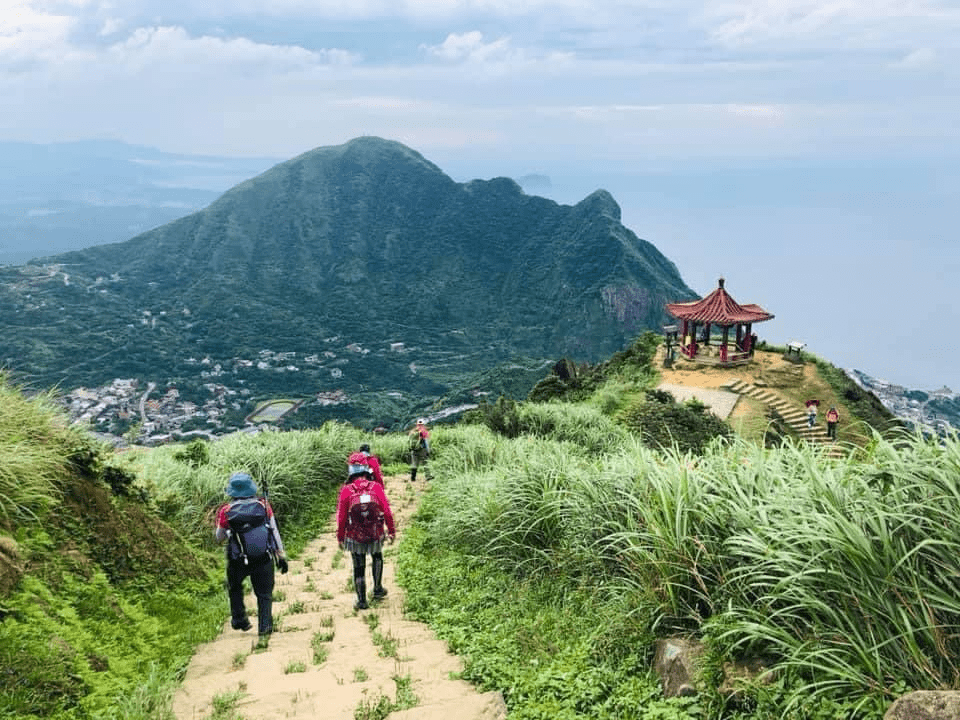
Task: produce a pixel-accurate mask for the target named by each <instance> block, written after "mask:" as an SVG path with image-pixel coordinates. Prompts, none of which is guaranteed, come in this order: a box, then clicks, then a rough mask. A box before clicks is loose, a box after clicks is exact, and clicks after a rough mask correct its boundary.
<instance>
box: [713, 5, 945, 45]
mask: <svg viewBox="0 0 960 720" xmlns="http://www.w3.org/2000/svg"><path fill="white" fill-rule="evenodd" d="M703 17H704V18H706V19H707V21H708V24H709V26H710V29H709V32H710V34H711V36H712V37H713V38H714V39H716V40H719V41H720V42H723V43H727V44H731V45H739V44H751V43H764V42H768V41H775V40H801V41H806V42H808V43H809V42H813V43H818V42H822V41H824V40H826V39H829V40H830V44H832V45H833V46H834V47H840V48H842V47H847V46H849V44H850V43H857V44H859V43H862V42H868V43H877V44H887V43H890V42H895V41H897V40H899V41H901V42H902V39H903V37H904V34H905V32H907V31H908V29H909V28H910V27H918V28H919V27H925V28H928V29H935V28H937V27H938V26H940V27H941V28H942V27H943V25H945V24H946V25H950V26H952V27H954V28H956V27H957V26H958V24H960V11H958V10H957V8H956V7H955V6H953V5H952V4H951V3H949V2H948V0H869V1H867V0H717V1H716V2H707V3H706V4H705V5H704V6H703Z"/></svg>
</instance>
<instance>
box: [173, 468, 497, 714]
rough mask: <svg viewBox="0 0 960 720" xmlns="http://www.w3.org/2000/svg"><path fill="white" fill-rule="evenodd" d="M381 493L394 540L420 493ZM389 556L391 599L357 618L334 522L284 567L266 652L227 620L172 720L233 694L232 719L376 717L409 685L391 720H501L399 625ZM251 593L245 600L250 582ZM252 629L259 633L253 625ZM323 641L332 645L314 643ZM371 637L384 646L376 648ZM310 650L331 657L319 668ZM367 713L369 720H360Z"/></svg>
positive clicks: (408, 627)
mask: <svg viewBox="0 0 960 720" xmlns="http://www.w3.org/2000/svg"><path fill="white" fill-rule="evenodd" d="M386 490H387V497H388V498H389V500H390V504H391V508H392V509H393V512H394V516H395V518H396V520H397V529H398V538H399V537H400V536H402V533H403V530H404V528H405V527H406V524H407V522H408V519H409V517H410V515H411V514H412V512H413V510H414V509H415V507H416V502H417V499H418V497H419V494H420V492H421V490H422V484H421V482H420V481H418V482H417V483H416V484H414V483H410V482H407V478H406V477H405V476H389V477H387V478H386ZM280 521H281V523H282V521H283V518H280ZM281 530H282V526H281ZM395 547H396V546H387V548H386V550H385V553H384V558H385V564H384V565H385V566H384V573H383V584H384V587H386V588H387V589H388V591H389V595H388V596H387V598H386V599H384V600H383V601H381V602H379V603H376V604H371V608H370V609H369V610H364V611H361V612H355V611H354V610H353V601H354V593H353V589H352V585H353V568H352V564H351V560H350V555H349V554H342V553H339V552H338V549H337V540H336V535H335V532H334V523H333V521H332V520H331V525H330V529H329V531H328V532H325V533H324V534H323V535H321V536H320V537H318V538H316V539H315V540H314V541H312V542H311V543H310V544H309V545H308V546H307V548H306V549H305V550H304V552H303V553H302V554H301V556H300V558H299V559H297V560H291V561H290V571H289V572H288V573H287V574H286V575H280V574H279V573H278V574H277V576H276V577H277V581H276V589H275V597H282V598H283V599H282V600H279V601H276V602H274V608H273V614H274V619H275V621H276V619H277V618H279V625H278V627H279V629H278V630H277V631H276V632H274V634H273V635H272V637H271V638H270V642H269V645H268V646H267V648H266V649H255V648H254V646H255V644H256V642H257V636H256V634H255V631H250V632H239V631H236V630H233V629H231V628H230V622H229V619H227V620H226V621H225V623H224V631H223V633H222V634H221V635H220V636H219V637H217V639H216V640H214V641H212V642H210V643H207V644H206V645H203V646H201V647H200V648H199V649H198V650H197V652H196V654H195V655H194V657H193V659H192V661H191V663H190V666H189V668H188V669H187V673H186V677H185V678H184V681H183V684H182V686H181V687H180V688H179V689H178V691H177V693H176V695H175V697H174V703H173V710H174V714H175V715H176V717H177V718H178V720H197V719H200V718H208V717H210V716H211V714H212V713H213V700H214V698H215V697H216V696H226V695H229V694H232V693H238V691H240V693H242V694H241V696H240V699H239V701H238V702H237V704H236V709H235V711H234V712H233V713H231V714H229V715H228V717H230V718H234V717H237V716H239V717H242V718H247V719H248V720H252V719H253V718H257V719H258V720H269V719H270V718H317V717H323V718H325V719H329V720H338V719H342V720H355V718H363V717H382V714H380V715H377V714H375V713H374V712H373V711H372V709H373V708H375V707H376V706H377V704H378V703H381V704H385V703H387V702H390V703H396V702H397V700H398V698H400V697H403V693H400V694H399V695H398V687H400V686H401V685H405V684H406V683H407V678H409V690H410V691H412V693H413V695H415V696H416V698H417V703H416V705H415V706H414V707H412V708H410V709H406V710H395V711H394V712H391V713H390V718H391V719H392V720H404V719H408V718H417V719H418V720H441V719H446V718H449V717H456V718H458V720H474V719H475V720H498V719H501V718H504V717H506V708H505V707H504V705H503V700H502V698H501V697H500V695H499V693H479V692H477V691H476V690H475V689H474V688H473V686H472V685H470V684H469V683H467V682H465V681H463V680H455V679H451V673H456V672H458V671H460V670H461V669H462V665H461V662H460V659H459V658H458V657H456V656H455V655H451V654H450V653H449V652H447V648H446V644H445V643H444V642H442V641H440V640H437V639H436V637H434V635H433V634H432V632H431V631H430V629H429V628H428V627H427V626H425V625H423V624H421V623H417V622H412V621H409V620H405V619H404V617H403V590H402V589H401V588H400V587H398V586H397V585H396V584H395V583H394V569H395V564H396V562H395V551H394V548H395ZM367 582H368V584H369V583H370V564H369V558H368V561H367ZM247 586H248V590H249V581H247ZM255 608H256V600H255V598H254V597H253V594H252V592H248V596H247V610H248V611H251V610H255ZM374 618H375V620H374ZM251 619H252V620H253V622H254V627H256V617H255V616H254V617H252V618H251ZM373 625H376V627H372V626H373ZM324 635H327V636H329V635H332V639H329V640H320V639H319V638H320V637H322V636H324ZM375 636H377V637H378V638H381V639H386V641H387V642H386V643H383V642H381V643H380V644H379V645H378V644H375V643H374V638H375ZM392 642H395V643H396V651H395V653H393V654H387V656H386V657H381V655H380V653H381V651H382V649H386V650H388V651H389V649H390V644H391V643H392ZM314 645H318V646H319V647H321V648H322V649H323V650H326V652H327V657H326V659H325V660H323V661H322V662H321V663H319V664H318V663H316V662H315V659H314ZM395 678H398V679H399V682H398V681H397V680H396V679H395ZM240 693H238V694H240ZM364 709H367V710H370V712H369V713H368V714H366V715H364V714H362V711H363V710H364ZM358 710H360V712H358Z"/></svg>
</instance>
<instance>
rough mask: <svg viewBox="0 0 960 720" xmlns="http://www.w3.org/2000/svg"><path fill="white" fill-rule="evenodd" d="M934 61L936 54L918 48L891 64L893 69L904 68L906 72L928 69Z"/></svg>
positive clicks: (928, 49)
mask: <svg viewBox="0 0 960 720" xmlns="http://www.w3.org/2000/svg"><path fill="white" fill-rule="evenodd" d="M936 59H937V53H936V52H934V51H933V50H932V49H931V48H920V49H918V50H914V51H913V52H910V53H907V54H906V55H904V56H903V57H902V58H901V59H900V60H898V61H897V62H895V63H893V67H896V68H905V69H908V70H910V69H914V68H922V67H928V66H930V65H932V64H933V63H934V61H935V60H936Z"/></svg>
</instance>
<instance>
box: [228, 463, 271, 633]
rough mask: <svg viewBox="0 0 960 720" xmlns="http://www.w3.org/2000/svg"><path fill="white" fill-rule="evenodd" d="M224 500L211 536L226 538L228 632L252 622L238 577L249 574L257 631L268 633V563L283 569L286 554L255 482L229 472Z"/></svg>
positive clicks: (244, 628) (268, 507)
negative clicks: (255, 604) (254, 600)
mask: <svg viewBox="0 0 960 720" xmlns="http://www.w3.org/2000/svg"><path fill="white" fill-rule="evenodd" d="M226 493H227V495H229V496H230V498H232V499H231V500H230V502H228V503H226V504H224V505H222V506H220V508H219V509H218V510H217V520H216V530H215V531H214V536H215V537H216V539H217V542H218V543H222V542H224V541H226V542H227V546H226V554H227V595H228V596H229V598H230V624H231V625H232V626H233V629H234V630H249V629H250V628H251V627H252V626H251V625H250V620H249V619H248V618H247V610H246V608H245V607H244V605H243V580H244V578H245V577H247V576H248V575H249V576H250V584H251V585H253V593H254V595H256V596H257V629H258V630H259V632H260V636H261V637H266V636H268V635H270V633H272V632H273V614H272V613H273V564H274V562H276V564H277V567H278V568H280V572H281V573H285V572H287V556H286V553H285V552H284V550H283V540H281V539H280V531H279V530H278V529H277V521H276V519H275V518H274V515H273V508H272V507H270V502H269V501H268V500H267V499H266V498H263V497H258V495H257V486H256V483H254V482H253V478H251V477H250V476H249V475H248V474H247V473H245V472H236V473H234V474H233V475H231V476H230V482H229V484H228V485H227V488H226Z"/></svg>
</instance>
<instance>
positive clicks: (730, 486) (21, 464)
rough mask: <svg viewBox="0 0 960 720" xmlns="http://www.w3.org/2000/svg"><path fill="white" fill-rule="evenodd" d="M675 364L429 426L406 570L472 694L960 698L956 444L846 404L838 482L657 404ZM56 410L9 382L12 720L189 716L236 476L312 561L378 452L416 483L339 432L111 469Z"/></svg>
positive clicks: (660, 705)
mask: <svg viewBox="0 0 960 720" xmlns="http://www.w3.org/2000/svg"><path fill="white" fill-rule="evenodd" d="M655 348H656V341H655V339H653V338H651V337H649V336H644V337H641V338H639V339H638V340H637V342H636V343H634V345H632V346H631V347H630V348H628V349H627V350H625V351H624V352H623V353H618V354H617V355H615V356H613V357H612V358H611V359H610V360H609V361H607V362H605V363H601V364H599V365H597V366H573V365H572V364H569V363H558V365H557V367H556V368H555V370H559V371H560V372H559V373H558V372H554V373H552V374H551V376H550V377H548V378H545V379H544V380H543V381H542V382H541V383H540V384H538V386H537V388H535V391H534V393H532V394H531V395H532V397H535V398H536V400H533V399H531V400H528V401H525V402H515V401H510V400H506V399H503V398H501V399H500V400H498V401H496V402H489V403H483V404H481V406H480V407H479V408H477V409H476V410H474V411H472V412H470V413H468V414H466V415H465V417H464V418H463V419H462V420H461V421H460V422H458V423H456V424H452V425H441V426H437V427H435V428H434V432H433V435H432V438H431V440H432V443H433V447H434V455H433V458H432V460H431V475H432V477H433V479H432V480H431V482H430V485H429V488H428V490H427V491H426V493H425V494H424V495H423V496H422V498H421V500H420V506H419V509H418V512H417V515H416V517H415V521H414V523H413V525H412V526H411V527H409V528H405V537H404V540H403V542H402V543H401V545H400V549H399V553H398V559H397V562H398V572H399V579H400V582H401V583H402V584H403V585H404V587H405V589H406V592H407V606H406V610H407V612H408V613H409V614H410V615H412V616H413V617H415V618H417V619H420V620H422V621H424V622H427V623H429V624H430V625H431V626H433V627H434V629H435V630H436V632H437V633H438V634H439V635H440V636H441V637H442V638H444V639H445V640H446V641H447V642H448V643H449V644H450V647H451V649H452V650H453V651H455V652H457V653H458V654H460V655H461V656H462V657H463V659H464V663H465V670H464V677H465V678H467V679H468V680H470V681H472V682H474V683H476V684H477V685H479V686H480V687H482V688H484V689H494V688H495V689H498V690H500V691H501V692H503V694H504V697H505V699H506V700H507V703H508V706H509V708H510V717H511V720H516V719H517V718H520V719H522V720H527V719H530V718H544V719H545V718H550V719H551V720H555V719H558V718H559V719H560V720H564V719H565V718H596V719H597V720H607V719H611V720H612V719H613V718H638V719H643V720H654V719H657V720H681V719H684V718H690V719H697V720H699V719H703V720H706V719H707V718H723V719H731V720H732V719H737V720H739V719H741V718H742V719H744V720H745V719H746V718H760V719H761V720H762V719H765V718H770V719H771V720H772V719H773V718H791V719H793V720H807V719H810V720H821V719H823V720H826V719H827V718H830V719H834V718H846V719H848V720H853V719H859V718H864V719H867V718H869V719H877V720H879V718H881V717H882V715H883V712H884V710H885V708H886V707H887V706H888V705H889V703H890V702H891V701H892V700H893V699H894V698H895V697H897V696H898V695H899V694H901V693H903V692H905V691H906V690H909V689H945V688H952V689H957V688H958V687H960V672H958V666H957V661H956V658H957V657H960V640H958V638H960V633H958V630H960V597H958V596H957V594H956V586H957V580H958V579H960V552H958V551H960V547H958V544H960V537H958V536H957V533H956V530H955V518H956V517H957V516H958V515H960V442H958V440H957V438H956V437H948V438H944V439H939V440H933V439H930V438H925V437H923V436H920V435H909V434H906V433H905V432H904V431H903V430H902V429H897V428H892V429H891V428H890V425H891V423H890V417H889V414H886V415H885V414H884V413H883V412H882V409H878V408H876V407H874V405H873V404H872V403H871V402H870V400H869V398H866V399H861V402H859V403H854V402H852V401H850V402H848V403H846V404H845V407H846V408H847V410H848V413H850V414H851V415H853V414H855V413H857V412H862V413H863V414H862V415H859V416H857V420H858V423H859V424H860V427H861V430H860V431H859V432H858V434H857V435H856V436H853V435H851V438H853V439H854V442H850V443H849V444H844V446H843V447H844V454H843V456H842V457H841V458H839V459H830V458H828V457H826V456H825V455H824V454H823V453H822V452H821V451H820V450H818V449H817V448H816V447H813V446H807V445H805V444H803V443H802V442H800V441H799V440H798V439H796V438H794V437H791V436H790V435H789V433H786V434H784V435H783V436H782V437H779V438H778V441H777V442H776V443H767V442H764V441H763V438H764V435H765V434H764V433H763V432H762V428H763V426H764V423H762V422H760V421H757V420H755V419H751V418H750V415H749V413H745V414H743V415H741V416H740V417H741V419H740V420H739V421H738V423H737V424H736V425H734V426H731V425H728V424H726V423H723V422H720V421H718V420H717V419H716V418H714V417H713V416H710V415H709V413H707V412H705V409H704V408H703V406H699V405H697V404H696V403H685V404H677V403H673V402H672V401H670V400H669V398H665V397H663V396H662V394H659V393H657V392H655V391H652V388H653V387H654V386H655V384H656V382H657V373H656V368H655V367H654V364H653V362H652V358H653V351H654V350H655ZM814 362H816V363H817V368H818V372H821V371H823V372H822V374H821V375H820V376H821V377H822V378H823V380H824V382H825V383H827V384H830V383H833V384H832V385H830V387H834V388H835V389H834V392H836V393H837V397H838V399H840V398H842V399H844V400H848V398H847V396H846V395H845V393H847V392H848V391H850V388H849V387H848V386H846V385H844V383H843V378H842V377H840V375H842V374H840V373H837V374H836V375H835V376H834V375H832V371H831V370H830V368H832V366H830V365H829V363H822V361H814ZM53 407H54V406H53V404H52V403H51V402H50V399H49V398H47V397H43V396H41V397H33V398H27V397H26V396H25V395H24V394H23V393H22V392H21V391H20V390H19V389H18V388H16V387H13V386H11V385H10V384H9V383H8V382H6V381H5V380H4V381H3V382H2V383H0V717H10V718H13V717H17V718H40V717H44V718H70V719H73V718H112V717H117V718H120V717H123V718H155V719H157V720H159V719H163V720H169V719H170V718H171V717H172V715H171V711H170V698H171V697H172V693H173V690H174V689H175V687H176V684H177V682H178V679H179V677H180V676H181V674H182V672H183V670H184V668H185V667H186V663H187V662H188V660H189V657H190V654H191V652H192V649H193V648H194V647H195V646H196V644H198V643H200V642H203V641H204V640H206V639H209V638H211V637H213V636H215V635H216V633H217V632H219V630H220V628H221V627H222V624H223V621H224V619H225V618H226V616H227V610H226V600H225V597H224V595H225V593H223V591H222V588H221V586H220V583H221V580H220V574H221V573H222V558H221V556H220V554H219V551H218V550H217V549H216V548H215V547H214V545H213V541H212V533H211V520H212V513H213V511H214V509H215V507H216V506H217V505H218V504H219V503H220V502H222V500H223V486H224V484H225V479H226V477H227V476H228V475H229V474H230V473H231V472H232V471H234V470H238V469H245V470H247V471H249V472H251V474H253V476H254V477H255V478H256V479H257V481H258V482H259V483H260V485H261V487H266V488H267V489H268V490H269V493H270V498H271V501H272V502H273V503H274V505H275V507H276V509H277V513H278V517H279V518H280V521H281V523H282V529H283V532H284V539H285V541H286V542H287V543H288V545H289V546H290V548H291V550H292V552H294V553H295V552H297V550H298V549H299V548H302V547H303V545H304V544H305V542H306V541H307V540H308V539H309V538H311V537H314V536H315V535H316V534H317V533H318V532H321V531H322V530H323V529H324V525H325V523H326V521H327V518H328V517H329V514H330V511H331V509H332V506H333V493H334V492H335V490H336V488H337V487H338V486H339V484H340V482H341V481H342V475H343V462H344V458H345V456H346V454H347V453H348V452H349V451H351V450H352V449H354V448H355V447H357V446H358V444H359V443H361V442H365V441H366V442H370V443H371V444H372V445H373V446H374V450H375V451H376V452H377V453H378V455H380V457H381V459H382V461H383V465H384V467H385V468H386V469H387V470H388V471H394V472H397V471H402V470H403V468H404V467H405V453H406V449H407V439H406V436H405V435H403V434H399V433H391V434H387V435H384V436H376V437H374V436H369V435H367V434H365V433H363V432H361V431H360V430H358V429H356V428H354V427H353V426H351V425H348V424H345V423H338V422H328V423H326V424H325V425H324V426H323V427H321V428H319V429H314V430H304V431H299V430H298V431H287V432H277V433H264V434H260V435H256V436H243V435H234V436H229V437H226V438H224V439H222V440H219V441H217V442H215V443H206V442H203V441H199V440H196V441H193V442H191V443H189V444H186V445H180V446H166V447H161V448H155V449H149V450H147V449H134V450H130V451H127V452H123V453H114V452H112V451H107V450H106V449H104V448H102V447H100V446H98V445H96V443H94V442H93V441H92V440H91V439H90V438H89V437H88V436H86V435H85V434H84V432H83V431H82V430H79V429H76V428H72V427H69V426H68V425H67V423H66V422H65V420H64V418H63V417H62V416H61V415H60V414H59V413H58V412H57V411H56V410H54V409H53ZM861 408H862V409H861ZM851 424H852V418H851ZM767 445H770V446H769V447H768V446H767ZM675 636H683V637H690V638H695V639H698V640H700V641H701V642H702V643H703V644H704V648H705V654H704V657H703V662H702V668H701V674H700V677H699V680H698V686H699V688H700V693H699V695H697V696H696V697H693V698H680V699H668V698H664V697H663V696H662V692H661V689H660V684H659V681H658V679H657V678H656V677H655V676H654V674H653V673H652V671H651V665H652V659H653V648H654V642H655V641H656V640H657V639H658V638H665V637H675ZM758 657H759V658H763V659H764V661H765V662H766V663H767V664H768V666H769V667H773V668H774V674H773V676H772V677H773V680H772V681H771V682H768V683H760V682H753V683H747V684H746V685H745V686H744V687H742V688H740V690H739V691H738V692H737V693H734V694H730V693H726V692H723V691H722V690H721V686H722V681H723V670H722V668H723V667H724V665H725V663H727V662H729V661H732V660H742V659H747V658H758Z"/></svg>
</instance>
